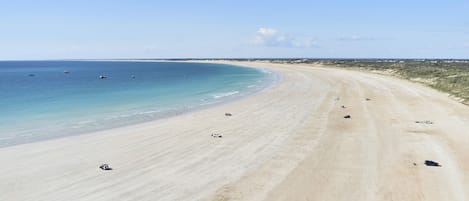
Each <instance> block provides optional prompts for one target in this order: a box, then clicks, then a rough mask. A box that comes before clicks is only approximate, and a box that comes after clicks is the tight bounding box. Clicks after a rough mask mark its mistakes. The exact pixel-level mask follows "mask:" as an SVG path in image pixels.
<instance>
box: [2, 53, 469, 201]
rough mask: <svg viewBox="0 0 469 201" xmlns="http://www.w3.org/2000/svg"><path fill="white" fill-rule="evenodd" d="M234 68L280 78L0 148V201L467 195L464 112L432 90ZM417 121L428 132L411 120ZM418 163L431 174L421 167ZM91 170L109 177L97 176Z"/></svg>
mask: <svg viewBox="0 0 469 201" xmlns="http://www.w3.org/2000/svg"><path fill="white" fill-rule="evenodd" d="M217 62H218V63H220V62H219V61H217ZM235 63H236V64H239V65H243V64H245V65H249V66H252V67H262V66H264V67H266V68H269V69H273V70H276V71H277V72H278V73H279V74H280V75H281V76H282V81H281V82H279V83H277V84H276V85H273V86H272V87H269V88H268V89H265V90H263V91H261V92H260V93H255V94H253V95H252V96H249V97H245V98H242V99H240V100H236V101H233V102H230V103H226V104H222V105H218V106H215V107H210V108H207V109H203V110H199V111H194V112H191V113H188V114H183V115H179V116H175V117H170V118H165V119H161V120H157V121H155V122H147V123H143V124H139V125H133V126H129V127H125V128H115V129H112V130H106V131H101V132H98V133H96V134H94V135H80V136H73V137H67V138H62V139H55V140H49V141H43V142H38V143H31V144H24V145H18V146H12V147H6V148H0V160H1V161H8V162H7V163H6V164H4V165H2V166H0V189H2V190H0V193H1V194H0V200H13V201H15V200H48V201H53V200H93V201H96V200H98V201H107V200H115V199H125V200H155V199H158V200H269V201H270V200H303V199H307V200H350V199H355V200H389V199H395V200H464V198H465V197H468V196H469V191H468V189H469V177H467V173H468V172H469V163H468V162H467V161H469V160H468V159H469V158H468V157H467V154H466V153H468V151H469V147H467V144H469V138H467V135H466V134H465V133H464V131H465V130H467V129H469V125H467V123H466V120H467V119H469V110H468V108H467V107H466V106H464V105H462V104H459V103H457V102H455V101H453V100H451V99H449V98H448V97H446V96H445V95H444V94H442V93H440V92H437V91H435V90H433V89H429V88H426V87H422V86H419V85H415V84H412V83H410V82H408V81H405V80H399V79H395V78H390V77H385V76H379V75H374V74H369V73H363V72H355V71H348V70H341V69H328V68H321V67H311V66H302V65H286V64H271V63H252V62H235ZM367 98H369V99H370V100H369V101H368V100H366V99H367ZM341 106H345V108H343V107H341ZM225 112H230V113H232V114H233V116H231V117H226V116H224V113H225ZM346 114H350V115H352V118H351V119H344V118H343V116H344V115H346ZM420 120H422V121H423V120H428V121H431V122H434V124H428V125H427V124H418V123H415V121H420ZM213 133H216V134H221V135H222V136H223V137H222V138H214V137H212V136H211V134H213ZM424 160H434V161H437V162H439V163H440V164H441V165H442V167H426V166H425V165H424V164H423V161H424ZM102 163H109V164H110V166H111V167H113V168H114V170H112V171H107V172H104V171H102V170H100V169H99V168H98V166H99V165H100V164H102Z"/></svg>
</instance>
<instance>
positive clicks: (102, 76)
mask: <svg viewBox="0 0 469 201" xmlns="http://www.w3.org/2000/svg"><path fill="white" fill-rule="evenodd" d="M106 78H107V76H104V75H100V76H99V79H106Z"/></svg>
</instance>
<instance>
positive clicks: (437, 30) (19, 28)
mask: <svg viewBox="0 0 469 201" xmlns="http://www.w3.org/2000/svg"><path fill="white" fill-rule="evenodd" d="M181 57H195V58H197V57H313V58H325V57H327V58H378V57H380V58H383V57H384V58H469V1H468V0H446V1H443V0H440V1H432V0H427V1H421V0H413V1H404V0H395V1H390V0H389V1H379V0H358V1H353V2H352V1H334V0H332V1H314V0H309V1H306V0H304V1H302V0H289V1H262V0H258V1H255V0H250V1H248V0H236V1H228V0H226V1H224V0H206V1H204V0H200V1H188V0H187V1H182V0H173V1H159V0H153V1H143V0H140V1H139V0H134V1H131V0H127V1H119V0H114V1H110V0H109V1H108V0H94V1H90V0H76V1H67V0H62V1H47V0H31V1H23V0H15V1H4V0H0V59H6V60H11V59H13V60H15V59H74V58H88V59H99V58H181Z"/></svg>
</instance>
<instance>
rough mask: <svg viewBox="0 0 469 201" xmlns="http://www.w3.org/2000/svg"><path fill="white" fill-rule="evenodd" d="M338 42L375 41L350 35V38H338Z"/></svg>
mask: <svg viewBox="0 0 469 201" xmlns="http://www.w3.org/2000/svg"><path fill="white" fill-rule="evenodd" d="M338 40H340V41H366V40H375V38H370V37H363V36H358V35H351V36H346V37H340V38H339V39H338Z"/></svg>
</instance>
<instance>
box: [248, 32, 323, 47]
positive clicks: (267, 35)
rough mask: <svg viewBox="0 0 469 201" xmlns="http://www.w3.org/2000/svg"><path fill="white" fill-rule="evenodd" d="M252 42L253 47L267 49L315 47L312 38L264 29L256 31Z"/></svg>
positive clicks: (315, 43)
mask: <svg viewBox="0 0 469 201" xmlns="http://www.w3.org/2000/svg"><path fill="white" fill-rule="evenodd" d="M253 42H254V44H255V45H259V46H268V47H291V48H310V47H315V46H316V45H317V42H316V41H315V40H314V39H312V38H299V37H294V36H291V35H288V34H285V33H281V32H279V31H277V30H276V29H272V28H264V27H261V28H259V29H258V30H257V32H256V36H255V37H254V41H253Z"/></svg>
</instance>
